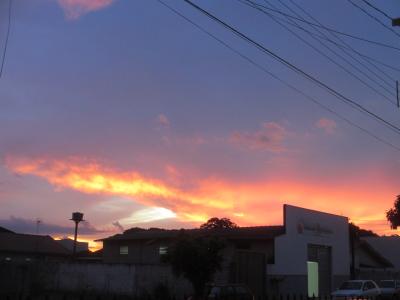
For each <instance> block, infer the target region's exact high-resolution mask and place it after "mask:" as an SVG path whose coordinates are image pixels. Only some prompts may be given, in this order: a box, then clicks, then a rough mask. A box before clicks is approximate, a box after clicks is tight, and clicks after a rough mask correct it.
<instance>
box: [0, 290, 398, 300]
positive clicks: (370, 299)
mask: <svg viewBox="0 0 400 300" xmlns="http://www.w3.org/2000/svg"><path fill="white" fill-rule="evenodd" d="M187 299H190V300H208V299H212V300H384V299H390V300H400V297H399V296H397V297H388V298H384V297H382V296H357V297H355V296H352V297H345V296H343V297H338V296H332V295H323V296H320V297H308V296H307V295H301V294H271V295H265V296H259V297H254V296H252V295H231V296H217V297H215V298H207V297H203V298H198V299H195V298H193V297H190V296H189V297H188V296H183V297H174V296H169V295H167V294H163V293H162V291H159V293H157V292H156V293H154V294H153V295H151V294H148V295H142V296H140V297H137V296H121V295H114V294H76V293H65V292H63V293H60V292H53V293H45V294H32V295H30V294H28V295H24V294H21V293H20V294H1V292H0V300H187Z"/></svg>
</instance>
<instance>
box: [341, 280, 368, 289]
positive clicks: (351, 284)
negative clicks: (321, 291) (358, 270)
mask: <svg viewBox="0 0 400 300" xmlns="http://www.w3.org/2000/svg"><path fill="white" fill-rule="evenodd" d="M361 287H362V282H359V281H346V282H344V283H343V284H342V285H341V286H340V289H339V290H361Z"/></svg>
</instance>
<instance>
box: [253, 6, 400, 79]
mask: <svg viewBox="0 0 400 300" xmlns="http://www.w3.org/2000/svg"><path fill="white" fill-rule="evenodd" d="M246 1H248V2H249V0H246ZM251 3H252V4H254V5H258V6H262V5H261V4H258V3H255V2H251ZM262 7H263V8H265V9H269V8H267V7H264V6H262ZM269 10H271V9H269ZM275 18H277V19H278V20H280V21H281V22H284V23H286V24H288V25H290V26H293V27H296V28H298V29H300V30H302V31H304V32H306V33H308V34H311V35H313V36H315V37H317V38H319V39H323V40H325V41H327V42H329V43H331V44H333V45H335V46H337V47H339V48H342V49H349V50H351V51H354V52H355V53H357V55H359V56H360V57H363V58H365V59H367V60H372V61H374V62H375V63H377V64H380V65H382V66H384V67H386V68H388V69H391V70H393V71H397V72H400V67H395V66H391V65H389V64H387V63H385V62H382V61H381V60H378V59H376V58H373V57H371V56H368V55H365V54H363V53H361V52H359V51H357V50H355V49H354V48H351V47H350V46H349V45H348V44H346V45H347V46H344V45H341V44H339V43H337V42H335V41H333V40H331V39H329V38H328V37H326V36H322V35H319V34H316V33H314V32H311V31H309V30H307V29H306V28H304V27H303V26H300V25H298V24H297V25H296V24H293V23H291V22H289V21H288V20H285V19H282V18H280V17H277V16H275ZM304 21H305V20H304ZM328 32H330V31H328ZM332 33H333V32H332ZM341 41H342V42H343V43H344V41H343V40H341ZM399 49H400V48H399ZM381 72H382V74H384V75H385V76H386V77H387V78H388V79H390V80H392V81H396V79H394V78H393V77H391V76H389V75H388V74H387V73H385V72H384V71H381Z"/></svg>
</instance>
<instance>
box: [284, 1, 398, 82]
mask: <svg viewBox="0 0 400 300" xmlns="http://www.w3.org/2000/svg"><path fill="white" fill-rule="evenodd" d="M289 1H290V2H291V3H292V4H293V5H294V6H296V7H297V8H298V9H299V10H300V11H302V12H303V13H304V14H305V15H306V16H308V17H309V18H311V20H313V21H315V22H317V23H318V24H319V25H321V26H323V25H322V23H321V22H319V21H318V20H317V19H316V18H314V17H313V16H312V15H311V14H310V13H308V12H307V11H306V10H305V9H304V8H303V7H301V6H300V5H298V4H297V3H296V2H295V1H293V0H289ZM315 30H316V31H318V32H319V33H321V34H322V35H323V36H324V37H325V38H326V39H327V40H329V38H328V37H327V36H326V34H324V33H323V32H321V30H319V29H318V28H315ZM328 33H329V34H330V35H331V36H332V37H334V38H335V39H336V40H337V41H339V43H340V45H339V44H338V43H335V46H336V47H338V48H339V49H341V50H342V51H343V52H344V53H346V54H347V55H348V56H350V57H351V58H352V59H353V60H355V61H356V62H358V63H359V64H360V65H362V66H363V67H364V68H365V69H367V70H368V71H370V72H371V73H372V74H374V75H375V76H376V77H377V78H379V79H381V80H382V81H383V82H385V83H386V84H387V85H388V86H389V87H390V88H393V82H395V81H396V79H394V78H393V77H391V76H389V75H388V74H387V73H386V72H385V71H384V70H382V69H381V68H380V67H379V66H377V65H376V64H375V63H373V62H372V61H371V60H370V59H368V58H366V57H364V56H362V55H361V54H360V53H359V52H358V51H357V50H355V49H354V48H353V47H352V46H350V45H349V44H348V43H347V42H346V41H344V40H343V39H342V38H340V37H339V36H338V35H337V34H335V33H333V32H330V31H328ZM343 45H344V46H345V47H343ZM346 50H349V51H351V52H353V53H355V54H357V55H358V56H359V57H360V58H361V59H362V60H363V61H365V62H366V63H368V64H369V65H371V66H372V67H374V68H375V69H376V70H377V71H379V72H380V73H381V74H382V75H384V76H386V78H388V79H389V80H391V81H392V82H391V83H388V82H387V81H386V80H384V79H383V78H382V77H381V76H380V75H378V74H376V73H375V72H374V71H372V70H371V69H370V68H369V67H368V66H366V65H365V64H364V63H362V62H361V61H360V60H358V59H357V58H356V57H354V56H353V55H352V53H349V52H347V51H346Z"/></svg>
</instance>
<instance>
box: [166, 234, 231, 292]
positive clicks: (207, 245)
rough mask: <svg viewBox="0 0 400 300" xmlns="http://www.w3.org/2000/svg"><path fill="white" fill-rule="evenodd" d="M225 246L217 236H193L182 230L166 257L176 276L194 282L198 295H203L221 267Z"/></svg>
mask: <svg viewBox="0 0 400 300" xmlns="http://www.w3.org/2000/svg"><path fill="white" fill-rule="evenodd" d="M224 247H225V244H224V242H223V241H222V240H220V239H217V238H215V237H210V236H193V235H191V234H188V233H186V232H185V231H182V233H181V234H180V235H179V237H178V238H177V240H176V241H175V242H174V243H173V245H172V246H170V247H169V248H168V253H167V254H166V255H165V258H164V259H165V262H167V263H169V264H170V265H171V267H172V270H173V272H174V274H175V275H176V276H183V277H185V278H186V279H187V280H188V281H190V282H191V283H192V285H193V289H194V292H195V295H196V297H201V296H203V293H204V289H205V286H206V284H207V282H210V281H212V279H213V276H214V274H215V272H216V271H218V270H220V269H221V263H222V259H223V257H222V254H221V250H222V249H223V248H224Z"/></svg>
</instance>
